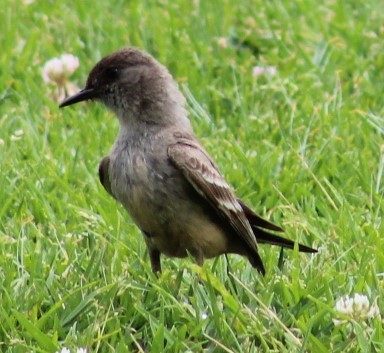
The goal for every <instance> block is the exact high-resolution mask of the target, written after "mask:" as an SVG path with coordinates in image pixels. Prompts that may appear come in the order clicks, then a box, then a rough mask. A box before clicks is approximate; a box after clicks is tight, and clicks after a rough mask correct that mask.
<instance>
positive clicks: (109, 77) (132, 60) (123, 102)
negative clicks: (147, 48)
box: [60, 48, 184, 120]
mask: <svg viewBox="0 0 384 353" xmlns="http://www.w3.org/2000/svg"><path fill="white" fill-rule="evenodd" d="M87 100H96V101H101V102H102V103H104V104H105V105H106V106H107V107H108V108H110V109H111V110H112V111H114V112H115V113H116V114H117V115H118V117H119V119H120V120H121V119H125V118H124V116H126V119H129V116H136V117H137V116H141V115H143V114H142V113H143V112H146V113H148V114H144V115H145V116H148V117H151V116H152V115H153V114H152V113H155V112H156V111H159V109H161V107H162V106H164V107H166V106H167V105H169V104H167V102H169V101H173V102H176V104H177V105H179V106H180V107H182V106H183V105H184V98H183V97H182V95H181V93H180V92H179V90H178V88H177V85H176V84H175V82H174V81H173V79H172V77H171V75H170V74H169V72H168V70H167V69H166V68H165V67H164V66H162V65H161V64H160V63H158V62H157V61H156V60H155V59H154V58H153V57H152V56H150V55H149V54H146V53H144V52H142V51H140V50H138V49H135V48H127V49H122V50H120V51H117V52H115V53H113V54H110V55H108V56H106V57H105V58H103V59H101V60H100V61H99V62H98V63H97V64H96V66H95V67H94V68H93V69H92V70H91V72H90V74H89V76H88V79H87V83H86V85H85V88H84V89H82V90H81V91H79V92H78V93H76V94H74V95H72V96H70V97H68V98H66V99H65V100H64V101H63V102H62V103H61V104H60V108H63V107H66V106H69V105H72V104H75V103H78V102H82V101H87Z"/></svg>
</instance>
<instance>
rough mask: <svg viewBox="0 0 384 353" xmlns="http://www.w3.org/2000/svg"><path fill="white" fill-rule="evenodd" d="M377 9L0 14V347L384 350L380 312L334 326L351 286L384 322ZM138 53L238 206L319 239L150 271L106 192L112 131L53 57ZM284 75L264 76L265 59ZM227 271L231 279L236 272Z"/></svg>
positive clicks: (106, 8)
mask: <svg viewBox="0 0 384 353" xmlns="http://www.w3.org/2000/svg"><path fill="white" fill-rule="evenodd" d="M383 10H384V3H383V2H381V1H375V0H368V1H358V0H356V1H348V2H346V1H342V0H327V1H321V2H318V1H313V0H302V1H287V0H280V1H268V2H267V1H261V0H255V1H249V0H248V1H247V0H241V1H238V2H233V1H229V0H222V1H198V0H195V1H181V0H180V1H168V0H162V1H149V0H144V1H143V0H142V1H139V0H131V1H117V0H115V1H110V2H101V1H99V2H95V1H89V0H84V1H66V2H59V1H46V2H43V1H37V0H36V1H21V0H18V1H12V0H4V1H3V5H2V7H1V9H0V23H2V24H3V25H2V34H1V36H0V43H1V48H2V51H1V53H0V72H1V80H0V170H1V176H2V177H1V178H0V244H1V245H0V299H1V300H0V350H1V351H2V352H7V353H8V352H12V353H13V352H15V353H19V352H20V353H21V352H44V353H45V352H55V351H56V350H58V349H60V348H62V347H69V348H71V349H76V348H78V347H85V348H87V350H88V352H119V353H120V352H382V351H384V345H383V342H384V337H383V336H384V333H383V322H382V320H381V317H380V316H379V317H377V318H376V319H373V320H369V321H359V320H355V321H354V322H352V323H349V324H345V325H341V326H335V325H334V323H333V321H332V319H333V318H335V317H336V316H337V313H336V312H335V310H334V305H335V302H336V300H337V299H339V298H340V297H342V296H343V295H349V294H353V293H357V292H358V293H364V294H366V295H367V296H368V297H369V299H370V301H371V303H373V302H375V301H377V304H378V306H379V308H380V309H381V312H383V304H382V297H383V292H384V255H383V251H382V249H383V248H384V240H383V231H384V227H383V221H382V218H383V205H384V202H383V195H384V185H383V170H384V141H383V137H384V104H383V96H384V84H383V82H384V55H383V54H384V40H383V38H384V26H383V23H384V22H383V19H384V15H383V13H384V12H383ZM126 46H136V47H139V48H142V49H144V50H146V51H148V52H150V53H151V54H153V55H154V56H155V57H156V58H157V59H158V60H159V61H161V62H162V63H163V64H164V65H165V66H167V67H168V68H169V69H170V71H171V72H172V74H173V75H174V77H175V78H176V79H177V81H178V82H179V83H180V85H181V88H182V90H183V92H184V93H185V94H186V96H187V98H188V102H189V110H190V112H191V120H192V124H193V126H194V127H195V131H196V133H197V135H198V136H200V138H201V140H202V143H203V144H204V146H205V147H206V148H207V150H208V151H209V152H210V153H211V155H212V156H213V157H214V158H215V160H216V162H217V164H218V165H219V166H220V168H221V170H222V172H223V173H224V175H225V176H226V177H227V179H228V180H229V181H230V182H231V183H232V185H233V186H234V187H235V189H236V192H237V194H238V195H239V196H241V197H242V198H243V199H245V200H246V201H247V202H248V203H250V204H251V205H252V206H253V208H254V209H255V210H256V211H257V212H258V213H259V214H261V215H263V216H264V217H267V218H270V219H271V220H272V221H274V222H276V223H277V224H280V225H282V226H283V227H284V228H285V229H286V235H287V237H289V238H291V239H295V240H298V241H300V242H303V243H306V244H309V245H313V246H315V247H318V248H319V250H320V252H319V254H317V255H316V256H308V255H301V254H300V255H299V254H298V253H297V252H296V251H293V252H291V251H286V252H284V265H283V267H282V268H279V267H278V266H277V265H278V259H279V249H276V248H272V247H266V246H262V247H261V250H260V252H261V255H262V258H263V259H264V261H265V265H266V268H267V275H266V276H265V278H261V277H260V276H259V275H258V274H257V273H256V271H254V270H253V269H252V268H251V267H250V266H249V264H248V263H247V261H246V260H245V259H243V258H240V257H237V256H229V263H228V262H227V261H226V259H225V258H224V257H223V258H219V259H217V260H212V261H206V263H205V265H204V268H203V269H200V268H198V267H197V266H196V265H194V263H193V260H191V259H186V260H177V259H163V269H164V272H163V274H162V276H161V277H160V278H159V279H155V278H154V276H153V275H152V273H151V270H150V266H149V260H148V256H147V254H146V250H145V245H144V242H143V240H142V238H141V235H140V234H139V232H138V230H137V228H136V227H135V226H134V225H133V224H132V222H131V220H130V219H129V217H128V216H127V214H126V213H125V211H124V210H123V209H122V207H120V206H119V205H117V204H116V202H115V201H114V200H112V199H111V198H110V197H109V196H108V195H107V194H106V193H105V191H104V190H103V188H102V187H101V186H100V185H99V182H98V177H97V168H98V162H99V160H100V159H101V157H102V156H104V155H106V154H107V153H108V152H109V150H110V148H111V145H112V143H113V141H114V138H115V136H116V133H117V128H118V126H117V121H116V120H115V118H114V117H113V116H112V114H111V113H109V112H107V111H106V110H105V109H104V108H103V107H101V106H100V105H96V104H88V105H87V106H86V105H83V106H79V107H77V108H76V109H70V108H69V109H66V110H65V111H61V110H59V109H58V104H57V102H55V101H53V100H52V98H51V95H50V87H49V86H47V85H46V83H45V82H44V81H43V79H42V74H41V70H42V67H43V66H44V64H45V62H46V61H48V60H50V59H52V58H53V57H57V56H60V55H61V54H63V53H71V54H73V55H76V56H77V57H78V58H79V60H80V68H79V69H78V71H77V72H76V73H75V74H74V75H73V76H72V78H71V79H72V81H73V82H74V83H75V84H77V85H78V86H79V87H82V86H83V85H84V83H85V80H86V77H87V74H88V72H89V71H90V69H91V68H92V67H93V65H94V64H95V63H96V62H97V61H98V60H99V59H100V58H101V57H103V56H105V55H107V54H109V53H111V52H113V51H115V50H116V49H119V48H122V47H126ZM255 66H261V67H264V68H267V67H274V68H276V75H262V76H260V77H255V76H254V75H253V68H254V67H255ZM228 267H229V272H227V270H228Z"/></svg>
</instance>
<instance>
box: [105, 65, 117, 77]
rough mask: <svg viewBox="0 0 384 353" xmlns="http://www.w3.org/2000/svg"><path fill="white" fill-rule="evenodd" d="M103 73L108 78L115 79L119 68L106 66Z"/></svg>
mask: <svg viewBox="0 0 384 353" xmlns="http://www.w3.org/2000/svg"><path fill="white" fill-rule="evenodd" d="M105 74H106V76H107V77H108V78H109V79H110V80H115V79H117V77H118V76H119V69H118V68H117V67H108V68H107V69H106V70H105Z"/></svg>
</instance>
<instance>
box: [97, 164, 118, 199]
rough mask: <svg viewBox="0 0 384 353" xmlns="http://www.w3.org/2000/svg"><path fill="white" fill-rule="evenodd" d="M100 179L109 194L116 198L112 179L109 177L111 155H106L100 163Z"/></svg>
mask: <svg viewBox="0 0 384 353" xmlns="http://www.w3.org/2000/svg"><path fill="white" fill-rule="evenodd" d="M99 179H100V183H101V185H103V186H104V189H105V190H106V191H107V192H108V194H110V195H111V196H112V197H114V198H116V197H115V195H113V193H112V189H111V180H110V179H109V157H104V158H103V159H102V160H101V162H100V164H99Z"/></svg>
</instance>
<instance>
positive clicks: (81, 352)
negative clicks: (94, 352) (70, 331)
mask: <svg viewBox="0 0 384 353" xmlns="http://www.w3.org/2000/svg"><path fill="white" fill-rule="evenodd" d="M76 353H87V350H86V349H85V348H77V351H76Z"/></svg>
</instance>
